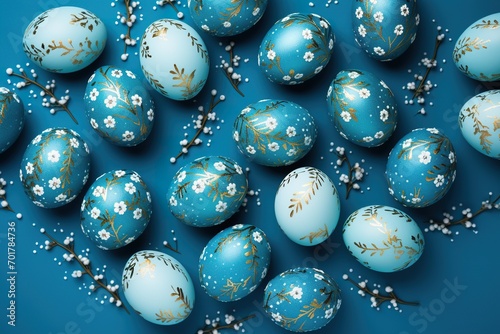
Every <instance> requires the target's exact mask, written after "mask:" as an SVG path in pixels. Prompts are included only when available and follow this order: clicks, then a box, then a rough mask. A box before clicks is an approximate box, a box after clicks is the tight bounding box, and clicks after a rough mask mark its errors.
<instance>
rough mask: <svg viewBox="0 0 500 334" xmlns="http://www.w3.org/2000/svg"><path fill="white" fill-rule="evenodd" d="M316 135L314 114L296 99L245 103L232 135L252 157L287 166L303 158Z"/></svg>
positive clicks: (270, 164)
mask: <svg viewBox="0 0 500 334" xmlns="http://www.w3.org/2000/svg"><path fill="white" fill-rule="evenodd" d="M316 136H317V129H316V123H315V122H314V118H313V117H312V116H311V114H310V113H309V112H308V111H307V110H306V109H304V108H303V107H301V106H299V105H298V104H296V103H293V102H290V101H284V100H261V101H259V102H256V103H252V104H250V105H248V106H247V107H245V108H244V109H243V110H242V111H241V112H240V114H239V115H238V117H237V118H236V120H235V122H234V129H233V139H234V141H235V142H236V145H237V147H238V149H239V150H240V152H241V153H243V154H244V155H245V156H246V157H247V158H248V159H249V160H250V161H252V162H255V163H258V164H260V165H265V166H273V167H276V166H285V165H290V164H293V163H294V162H297V161H298V160H300V159H301V158H303V157H304V156H305V155H306V154H307V153H308V152H309V151H310V150H311V148H312V147H313V145H314V143H315V141H316Z"/></svg>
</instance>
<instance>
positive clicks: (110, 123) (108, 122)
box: [104, 116, 116, 129]
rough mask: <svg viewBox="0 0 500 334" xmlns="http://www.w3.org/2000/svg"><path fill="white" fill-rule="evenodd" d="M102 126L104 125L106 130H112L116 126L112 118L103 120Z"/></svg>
mask: <svg viewBox="0 0 500 334" xmlns="http://www.w3.org/2000/svg"><path fill="white" fill-rule="evenodd" d="M104 125H106V127H107V128H111V129H112V128H114V127H115V125H116V121H115V119H114V118H113V117H112V116H108V117H106V118H105V119H104Z"/></svg>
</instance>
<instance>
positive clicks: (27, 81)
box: [6, 64, 78, 124]
mask: <svg viewBox="0 0 500 334" xmlns="http://www.w3.org/2000/svg"><path fill="white" fill-rule="evenodd" d="M27 65H28V64H27ZM28 66H29V65H28ZM16 68H17V70H18V71H19V73H17V72H14V70H13V69H12V68H10V67H9V68H7V70H6V73H7V75H9V76H14V77H17V78H20V79H22V80H21V81H19V82H16V83H15V87H16V88H17V89H22V88H25V87H28V86H30V85H34V86H36V87H38V88H40V96H42V97H43V100H42V106H44V107H46V108H49V109H50V113H51V114H55V113H56V112H58V111H61V110H63V111H65V112H66V113H67V114H68V115H69V116H70V117H71V119H72V120H73V121H74V122H75V123H76V124H78V121H77V120H76V118H75V117H74V116H73V114H72V113H71V111H69V109H68V106H67V105H68V101H69V95H68V93H69V91H68V90H66V92H65V93H66V95H64V96H61V97H60V98H59V99H58V98H57V97H56V96H55V88H56V82H55V80H51V81H47V84H46V85H45V86H43V85H42V84H40V83H39V82H38V81H37V80H38V74H37V73H36V71H35V70H34V69H31V71H30V73H31V77H30V76H29V75H28V74H26V71H25V70H24V68H23V67H21V65H16Z"/></svg>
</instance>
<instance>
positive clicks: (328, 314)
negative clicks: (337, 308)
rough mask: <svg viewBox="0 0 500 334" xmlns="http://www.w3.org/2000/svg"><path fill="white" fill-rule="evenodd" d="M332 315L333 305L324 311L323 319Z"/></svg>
mask: <svg viewBox="0 0 500 334" xmlns="http://www.w3.org/2000/svg"><path fill="white" fill-rule="evenodd" d="M332 315H333V307H332V308H329V309H328V310H326V311H325V319H330V318H331V317H332Z"/></svg>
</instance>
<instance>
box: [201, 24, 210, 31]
mask: <svg viewBox="0 0 500 334" xmlns="http://www.w3.org/2000/svg"><path fill="white" fill-rule="evenodd" d="M201 29H203V30H205V31H210V28H209V26H207V25H206V24H204V25H202V26H201Z"/></svg>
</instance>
